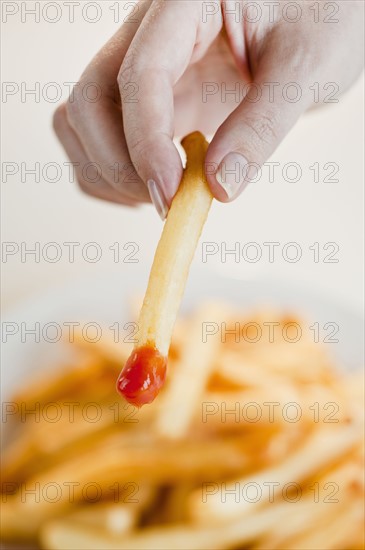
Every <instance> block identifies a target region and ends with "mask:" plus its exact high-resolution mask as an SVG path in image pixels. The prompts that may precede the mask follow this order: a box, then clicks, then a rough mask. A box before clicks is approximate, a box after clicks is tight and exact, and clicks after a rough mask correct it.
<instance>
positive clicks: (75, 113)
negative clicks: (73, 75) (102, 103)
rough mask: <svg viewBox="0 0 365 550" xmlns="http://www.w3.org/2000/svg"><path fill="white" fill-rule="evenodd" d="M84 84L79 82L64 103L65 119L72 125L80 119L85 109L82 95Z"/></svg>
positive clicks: (85, 103)
mask: <svg viewBox="0 0 365 550" xmlns="http://www.w3.org/2000/svg"><path fill="white" fill-rule="evenodd" d="M83 87H84V84H83V83H82V82H81V81H80V82H78V83H77V84H76V85H75V86H74V88H73V90H72V92H71V94H70V97H69V98H68V100H67V102H66V114H67V118H68V120H69V121H70V122H71V123H74V122H76V121H78V120H79V119H80V117H81V116H82V114H83V112H84V111H85V109H86V108H87V105H88V103H87V101H85V97H84V94H83Z"/></svg>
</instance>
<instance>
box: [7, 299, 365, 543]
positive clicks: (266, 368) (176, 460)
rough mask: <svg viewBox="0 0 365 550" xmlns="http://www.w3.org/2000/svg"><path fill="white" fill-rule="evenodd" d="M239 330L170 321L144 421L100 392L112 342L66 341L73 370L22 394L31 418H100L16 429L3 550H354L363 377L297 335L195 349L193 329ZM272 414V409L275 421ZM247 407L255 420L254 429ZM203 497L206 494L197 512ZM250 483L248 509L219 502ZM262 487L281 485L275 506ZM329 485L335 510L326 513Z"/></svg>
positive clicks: (358, 539)
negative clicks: (7, 547)
mask: <svg viewBox="0 0 365 550" xmlns="http://www.w3.org/2000/svg"><path fill="white" fill-rule="evenodd" d="M238 315H239V313H235V312H234V311H233V310H232V309H231V308H226V306H222V305H221V304H216V303H214V302H213V303H212V304H210V303H208V304H206V305H202V306H201V307H200V308H199V309H198V311H197V312H195V314H194V315H193V316H192V317H191V318H181V319H178V321H177V323H176V327H175V333H174V336H173V339H172V342H171V348H170V353H169V362H170V371H171V376H170V377H169V380H168V383H167V384H166V387H165V388H164V390H163V392H162V393H161V398H160V399H158V400H157V401H156V402H155V403H153V404H152V405H151V406H150V407H144V408H142V409H140V410H137V409H134V408H133V407H131V406H130V405H129V404H125V403H124V404H123V402H122V401H118V405H120V408H119V409H118V410H119V414H121V417H120V418H116V417H115V413H116V408H115V405H116V400H115V396H114V392H113V389H112V388H111V387H110V380H112V379H113V377H114V376H115V372H116V369H117V368H118V365H119V363H120V361H123V357H124V358H125V357H126V355H127V353H126V351H125V350H126V348H125V347H123V349H119V348H118V346H117V347H114V344H113V345H112V346H110V342H108V341H105V343H104V342H103V341H101V342H99V343H98V345H97V346H95V347H94V346H93V345H91V344H87V343H85V342H84V341H83V340H81V341H78V342H77V343H76V342H75V344H76V347H77V349H78V359H76V360H75V361H76V362H75V365H74V366H73V367H72V368H70V369H67V370H66V371H65V370H64V371H62V370H59V371H55V372H52V375H51V376H50V377H49V378H48V377H47V378H46V379H45V384H44V387H42V388H41V389H39V388H37V386H35V387H33V388H32V387H27V389H26V390H25V391H24V392H19V393H18V398H19V397H21V399H22V400H24V402H25V404H26V407H27V408H31V407H32V406H34V403H36V402H37V401H39V403H40V404H41V406H42V405H47V403H49V402H55V403H58V404H59V405H62V403H63V402H65V403H67V402H69V401H72V400H74V401H77V400H78V401H80V403H81V404H87V403H89V402H94V403H97V404H98V405H99V406H100V408H101V411H102V417H101V419H100V421H98V422H95V423H92V422H91V423H89V422H87V421H86V420H85V418H84V417H83V414H82V412H81V409H80V410H79V409H76V410H75V414H74V415H73V422H69V421H68V419H67V418H66V419H65V418H62V420H60V421H58V422H57V423H55V424H53V423H52V422H47V421H46V420H44V419H42V418H41V419H40V421H38V420H37V421H36V420H35V419H34V418H33V419H32V416H30V418H28V417H27V420H26V422H22V418H21V415H20V414H18V415H13V420H14V422H13V424H12V428H13V426H14V434H16V437H15V438H14V439H13V441H12V443H11V444H10V445H9V446H8V448H7V449H5V453H4V459H5V460H3V465H2V466H3V467H2V474H4V473H5V474H6V476H5V478H4V475H2V479H3V491H4V492H3V495H2V501H3V502H2V522H1V536H2V538H3V539H5V541H6V543H7V542H8V541H10V543H11V542H15V541H23V542H26V543H27V542H30V541H35V539H36V538H37V539H38V540H39V539H40V541H41V545H42V548H44V550H58V549H59V550H61V549H62V550H77V549H81V548H82V550H88V549H90V550H100V549H101V548H103V550H114V549H118V550H123V549H124V550H127V549H128V550H133V549H135V550H136V549H141V550H142V549H143V550H153V549H156V550H157V549H158V550H163V549H164V548H166V549H167V548H169V549H170V548H171V549H175V550H178V549H184V550H206V549H207V548H209V550H211V549H212V550H228V548H233V547H234V548H241V547H244V548H248V549H251V550H283V549H284V550H285V549H286V550H289V549H290V550H304V549H305V550H318V548H326V550H342V549H343V548H351V549H353V550H363V548H364V541H363V536H362V519H363V518H362V515H363V513H362V503H363V499H364V492H365V488H364V482H363V461H364V445H363V432H362V426H363V423H364V414H363V398H364V397H363V388H362V385H361V380H362V379H361V377H360V376H359V375H358V374H349V373H344V374H339V373H337V372H336V370H335V369H334V368H333V367H332V366H331V364H330V362H329V361H328V359H326V357H325V355H324V354H323V350H322V348H321V346H318V345H313V342H310V341H309V340H307V339H306V337H304V336H303V341H302V342H301V343H299V345H298V346H297V344H295V345H293V344H289V343H288V342H285V340H284V341H280V338H279V339H277V341H275V342H273V343H272V344H268V343H267V342H265V341H259V342H257V343H255V344H254V345H252V344H248V343H247V342H243V343H242V342H239V343H236V342H235V341H233V339H227V341H226V342H224V341H221V338H220V336H221V334H220V333H219V332H218V334H216V335H214V336H212V337H209V338H208V339H207V342H206V343H204V342H203V341H202V338H201V336H202V326H201V325H202V322H203V321H204V320H207V321H208V322H209V321H213V322H217V323H220V322H221V320H222V318H223V319H233V318H234V316H235V317H236V318H239V317H238ZM266 317H267V318H269V319H270V320H275V319H278V321H279V322H280V323H281V325H283V323H285V322H288V321H290V320H292V321H293V320H294V321H296V322H298V323H299V321H298V320H297V319H295V317H290V318H289V317H288V318H284V317H280V316H278V315H277V314H275V312H272V313H270V314H269V313H267V314H266V313H265V314H264V313H262V312H261V313H259V314H258V315H257V316H256V317H255V315H253V316H252V317H250V321H252V319H256V320H257V322H258V323H261V324H262V323H263V322H264V321H265V318H266ZM227 323H228V322H227ZM227 326H228V325H227ZM93 350H95V352H94V354H93V357H91V355H90V352H93ZM298 354H299V355H300V356H299V357H298ZM79 365H80V366H79ZM73 372H74V375H73V374H72V373H73ZM86 380H88V384H85V381H86ZM78 397H79V399H78ZM267 402H268V403H273V402H275V403H278V402H279V407H278V408H277V409H276V412H277V413H278V414H276V415H275V420H274V419H273V418H272V417H271V412H270V411H271V409H270V408H269V407H265V406H264V405H265V403H267ZM19 403H20V401H19ZM250 403H251V405H253V406H252V408H251V409H250V408H248V409H245V408H244V407H245V406H246V405H249V404H250ZM288 403H297V404H298V405H299V408H300V410H301V412H302V415H301V416H300V418H299V419H298V421H297V422H293V423H292V422H289V421H287V419H286V418H285V417H284V415H283V411H282V408H283V407H282V406H283V405H284V404H288ZM313 403H315V404H316V405H317V408H315V409H314V410H313ZM328 404H329V405H331V404H332V405H333V404H335V405H337V408H333V407H332V406H330V407H328ZM207 405H209V406H210V407H211V408H210V409H209V407H208V409H207ZM255 405H256V406H257V410H258V411H259V413H260V412H261V414H258V417H257V419H256V420H257V421H256V422H250V421H249V419H250V418H251V416H252V417H254V416H255V414H256V412H257V410H255ZM280 405H281V407H280ZM125 407H127V408H125ZM204 412H205V414H204ZM318 415H319V416H318ZM117 416H118V415H117ZM237 416H238V418H237ZM289 416H290V415H289ZM129 420H131V422H129ZM254 420H255V418H254ZM328 422H329V423H328ZM7 482H10V483H9V484H8V485H7ZM12 482H13V483H12ZM90 482H91V483H92V484H96V486H98V487H99V488H100V491H101V493H100V494H101V495H102V498H101V499H100V500H98V501H97V502H96V503H95V504H90V501H88V499H86V500H85V495H84V492H83V489H84V488H85V487H87V486H88V484H89V483H90ZM207 483H208V484H209V483H213V486H214V491H213V492H212V493H211V494H209V495H207V497H206V498H204V499H203V494H205V493H204V487H206V484H207ZM250 483H254V484H256V486H259V487H261V489H262V494H261V497H260V498H259V500H258V501H257V502H249V501H248V500H247V499H245V498H244V497H243V494H241V492H240V499H239V501H237V502H236V498H237V493H236V492H235V495H230V496H228V497H227V498H225V499H223V498H222V496H223V493H222V491H229V490H230V489H232V490H235V491H237V486H238V488H239V489H242V487H244V486H246V485H247V484H250ZM265 483H266V484H268V485H270V484H271V483H278V484H279V487H278V489H277V490H276V489H275V498H274V499H273V500H271V499H270V498H268V497H269V494H270V493H269V491H267V493H266V492H265V487H266V486H265ZM287 483H289V485H290V484H291V483H296V484H299V486H300V488H301V497H300V498H299V500H298V501H296V502H293V501H292V500H291V499H288V500H287V499H286V498H284V496H283V492H282V490H281V489H282V488H283V487H284V486H285V485H286V484H287ZM69 484H71V485H72V498H71V499H70V498H69V489H68V485H69ZM334 484H336V485H335V487H336V486H338V492H337V493H336V494H335V499H336V498H337V499H338V502H332V501H331V502H328V501H327V500H326V499H325V498H324V497H326V496H331V493H330V491H331V488H333V486H334ZM37 486H38V488H39V491H38V493H37V490H36V487H37ZM53 486H56V487H58V488H61V494H60V495H59V497H58V498H57V499H55V500H54V501H52V499H51V500H50V499H49V498H47V496H48V497H49V496H52V494H53V493H52V487H53ZM47 487H50V488H51V489H50V492H48V491H47ZM116 487H118V490H117V494H118V499H117V501H116V500H115V499H116V493H115V490H116ZM314 487H318V491H319V494H318V495H319V500H318V501H317V500H316V501H315V500H314ZM220 488H221V489H222V490H221V491H220ZM131 489H132V490H133V501H132V502H131V500H130V498H131V494H130V490H131ZM58 490H60V489H58ZM28 493H29V494H28ZM33 493H36V494H37V495H38V496H37V497H36V496H35V494H33ZM316 494H317V493H316ZM241 496H242V498H241ZM289 496H293V494H292V493H290V495H289ZM135 500H136V502H134V501H135ZM203 500H204V502H203ZM16 544H17V543H16ZM16 547H18V546H16Z"/></svg>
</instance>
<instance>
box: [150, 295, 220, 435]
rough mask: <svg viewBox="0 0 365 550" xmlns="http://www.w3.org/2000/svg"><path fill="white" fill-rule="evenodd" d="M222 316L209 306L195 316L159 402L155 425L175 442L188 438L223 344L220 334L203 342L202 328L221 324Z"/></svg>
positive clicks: (212, 305) (218, 308)
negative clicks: (208, 323)
mask: <svg viewBox="0 0 365 550" xmlns="http://www.w3.org/2000/svg"><path fill="white" fill-rule="evenodd" d="M221 315H222V308H220V307H219V306H218V305H216V304H209V303H208V304H204V305H203V306H201V307H200V308H199V309H198V310H197V312H196V314H195V315H194V318H193V319H192V321H191V324H190V333H189V334H188V338H187V341H186V343H185V346H184V349H183V352H182V355H181V357H180V360H179V362H178V364H177V365H176V367H175V370H174V376H173V377H172V379H171V381H170V384H169V385H168V387H167V388H166V391H165V392H164V393H163V395H162V396H161V399H160V407H159V411H158V415H157V418H156V423H155V429H156V432H157V434H158V435H161V436H164V437H169V438H173V439H181V438H182V437H184V436H185V435H186V433H187V431H188V429H189V426H190V424H191V422H192V420H193V419H194V415H195V414H196V412H197V409H198V408H199V404H200V403H199V402H200V400H201V396H202V394H203V392H204V390H205V387H206V385H207V381H208V378H209V376H210V375H211V372H212V370H213V367H214V361H215V358H216V355H217V352H218V349H219V345H220V341H219V336H218V335H212V337H211V338H209V340H207V341H206V342H203V340H202V326H203V323H204V322H214V323H216V322H218V321H219V319H220V318H221ZM192 381H193V382H192Z"/></svg>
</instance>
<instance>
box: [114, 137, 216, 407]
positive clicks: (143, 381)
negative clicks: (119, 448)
mask: <svg viewBox="0 0 365 550" xmlns="http://www.w3.org/2000/svg"><path fill="white" fill-rule="evenodd" d="M182 145H183V147H184V149H185V151H186V155H187V163H186V168H185V170H184V174H183V178H182V181H181V183H180V187H179V189H178V191H177V193H176V195H175V198H174V200H173V202H172V205H171V208H170V211H169V213H168V216H167V220H166V223H165V226H164V229H163V232H162V235H161V239H160V242H159V243H158V246H157V250H156V254H155V258H154V261H153V265H152V269H151V273H150V278H149V281H148V286H147V290H146V294H145V298H144V301H143V305H142V309H141V313H140V316H139V321H138V327H139V333H138V336H139V338H138V345H137V346H136V347H135V349H134V350H133V352H132V354H131V356H130V358H129V359H128V361H127V363H126V365H125V367H124V369H123V371H122V373H121V375H120V377H119V379H118V382H117V387H118V390H119V392H120V393H121V394H122V395H123V396H124V397H125V398H126V399H127V401H129V402H130V403H133V404H135V405H137V406H141V405H143V404H145V403H151V402H152V401H153V400H154V399H155V397H156V395H157V394H158V392H159V390H160V388H161V387H162V385H163V383H164V380H165V376H166V366H167V355H168V350H169V346H170V341H171V335H172V331H173V327H174V323H175V320H176V316H177V312H178V309H179V307H180V302H181V299H182V295H183V292H184V288H185V284H186V280H187V277H188V272H189V268H190V264H191V261H192V259H193V255H194V252H195V249H196V247H197V244H198V240H199V237H200V235H201V232H202V229H203V226H204V223H205V221H206V219H207V216H208V212H209V209H210V206H211V203H212V199H213V195H212V193H211V191H210V189H209V186H208V183H207V181H206V178H205V175H204V174H205V171H204V161H205V154H206V151H207V148H208V143H207V141H206V140H205V138H204V136H203V135H202V134H200V133H199V132H194V133H193V134H190V135H188V136H187V137H186V138H184V139H183V141H182Z"/></svg>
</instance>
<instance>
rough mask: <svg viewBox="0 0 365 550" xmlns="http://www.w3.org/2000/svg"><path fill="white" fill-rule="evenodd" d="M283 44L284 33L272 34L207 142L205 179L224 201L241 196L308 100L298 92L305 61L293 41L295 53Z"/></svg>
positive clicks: (216, 195) (306, 106) (216, 194)
mask: <svg viewBox="0 0 365 550" xmlns="http://www.w3.org/2000/svg"><path fill="white" fill-rule="evenodd" d="M285 48H286V46H285V45H284V44H283V40H282V36H281V37H280V36H277V37H276V36H275V35H274V36H272V37H271V39H270V43H268V44H267V45H266V46H265V47H264V49H265V53H264V55H263V57H262V60H261V62H260V65H259V67H258V68H257V69H256V71H255V74H254V76H253V79H254V81H253V83H252V85H251V87H250V90H249V92H248V94H247V95H246V97H245V98H244V99H243V101H242V103H241V104H240V105H239V106H238V107H237V108H236V109H235V110H234V111H233V112H232V113H231V114H230V115H229V117H228V118H227V119H226V120H225V122H224V123H223V124H222V125H221V126H220V127H219V129H218V131H217V132H216V134H215V136H214V138H213V140H212V142H211V144H210V146H209V149H208V152H207V157H206V172H207V179H208V183H209V185H210V187H211V190H212V192H213V194H214V195H215V197H216V198H217V199H218V200H220V201H222V202H229V201H231V200H234V199H235V198H236V197H237V196H239V195H240V193H241V192H242V191H243V190H244V189H245V187H246V186H247V184H248V183H249V182H250V180H252V179H253V178H255V177H256V175H257V172H258V170H259V169H260V167H261V166H262V164H263V163H264V162H265V161H266V160H267V159H268V158H269V157H270V155H271V154H272V153H273V151H274V150H275V149H276V147H277V146H278V145H279V143H280V142H281V141H282V139H283V138H284V137H285V135H286V134H287V133H288V132H289V130H290V129H291V128H292V126H293V125H294V124H295V122H296V121H297V119H298V118H299V116H300V115H301V114H302V113H303V112H304V111H305V110H306V109H307V108H308V106H309V104H310V101H309V99H308V97H307V96H304V95H303V97H300V98H296V97H295V95H296V94H297V93H298V90H303V89H306V88H308V86H307V85H305V84H304V80H305V79H306V78H307V76H306V75H305V73H304V71H302V69H301V67H302V66H305V64H304V63H303V64H301V63H298V51H295V44H294V40H293V43H292V52H288V51H287V50H286V51H285ZM299 57H300V56H299ZM283 60H285V62H284V61H283ZM286 83H292V84H293V86H292V88H291V89H290V90H289V88H288V89H287V96H285V94H283V93H282V91H283V89H284V86H285V85H286ZM270 85H275V86H276V88H273V87H272V86H270Z"/></svg>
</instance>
